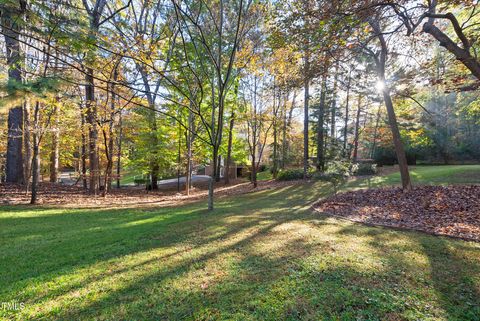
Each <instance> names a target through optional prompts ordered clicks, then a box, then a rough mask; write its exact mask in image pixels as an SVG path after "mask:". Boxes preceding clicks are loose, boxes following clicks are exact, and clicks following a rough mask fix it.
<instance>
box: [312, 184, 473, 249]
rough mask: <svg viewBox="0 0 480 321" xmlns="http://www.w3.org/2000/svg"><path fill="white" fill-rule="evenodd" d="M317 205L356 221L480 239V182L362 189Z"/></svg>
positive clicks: (317, 208)
mask: <svg viewBox="0 0 480 321" xmlns="http://www.w3.org/2000/svg"><path fill="white" fill-rule="evenodd" d="M314 207H315V209H316V210H317V211H319V212H323V213H326V214H331V215H335V216H339V217H342V218H346V219H349V220H351V221H355V222H361V223H366V224H371V225H382V226H389V227H397V228H406V229H412V230H418V231H423V232H427V233H430V234H436V235H447V236H452V237H458V238H463V239H468V240H474V241H480V185H466V186H464V185H454V186H418V187H415V188H414V189H413V191H410V192H403V191H402V190H401V189H400V188H382V189H369V190H358V191H352V192H346V193H342V194H338V195H335V196H332V197H330V198H328V199H326V200H323V201H320V202H318V203H317V204H315V206H314Z"/></svg>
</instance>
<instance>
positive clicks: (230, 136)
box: [225, 112, 235, 185]
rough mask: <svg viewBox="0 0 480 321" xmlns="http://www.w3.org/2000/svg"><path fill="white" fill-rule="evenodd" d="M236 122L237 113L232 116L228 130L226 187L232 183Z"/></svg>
mask: <svg viewBox="0 0 480 321" xmlns="http://www.w3.org/2000/svg"><path fill="white" fill-rule="evenodd" d="M234 122H235V112H232V115H231V116H230V124H229V128H228V148H227V164H226V165H225V185H228V183H230V163H231V162H232V141H233V126H234Z"/></svg>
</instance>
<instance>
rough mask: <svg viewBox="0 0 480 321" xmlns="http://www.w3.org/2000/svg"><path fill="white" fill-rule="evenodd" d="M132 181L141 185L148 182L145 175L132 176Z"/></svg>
mask: <svg viewBox="0 0 480 321" xmlns="http://www.w3.org/2000/svg"><path fill="white" fill-rule="evenodd" d="M133 182H134V183H135V185H143V184H147V183H149V182H150V180H149V179H148V178H145V177H134V178H133Z"/></svg>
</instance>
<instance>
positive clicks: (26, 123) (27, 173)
mask: <svg viewBox="0 0 480 321" xmlns="http://www.w3.org/2000/svg"><path fill="white" fill-rule="evenodd" d="M31 132H32V128H31V123H30V101H29V100H28V99H26V100H25V102H24V104H23V147H24V155H25V157H24V159H23V162H24V165H23V166H24V178H23V181H24V182H25V187H26V188H25V190H26V193H28V188H29V186H28V184H29V183H30V177H31V175H32V144H31V137H30V135H31Z"/></svg>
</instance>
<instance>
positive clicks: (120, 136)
mask: <svg viewBox="0 0 480 321" xmlns="http://www.w3.org/2000/svg"><path fill="white" fill-rule="evenodd" d="M122 139H123V119H122V113H121V112H120V113H119V115H118V137H117V188H120V173H121V170H122Z"/></svg>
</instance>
